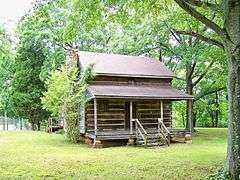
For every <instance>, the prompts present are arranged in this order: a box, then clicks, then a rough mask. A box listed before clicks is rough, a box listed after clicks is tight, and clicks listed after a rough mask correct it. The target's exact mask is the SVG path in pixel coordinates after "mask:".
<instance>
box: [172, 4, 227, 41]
mask: <svg viewBox="0 0 240 180" xmlns="http://www.w3.org/2000/svg"><path fill="white" fill-rule="evenodd" d="M174 1H175V2H176V3H177V4H178V5H179V6H180V7H181V8H182V9H183V10H185V11H186V12H187V13H188V14H189V15H191V16H192V17H194V18H195V19H197V20H198V21H200V22H201V23H203V24H205V25H206V26H207V27H209V28H211V29H212V30H213V31H215V32H216V33H217V34H218V35H219V36H221V37H222V38H227V35H226V34H227V33H226V32H225V31H224V30H223V29H222V28H221V27H220V26H219V25H217V24H216V23H214V22H213V21H211V20H210V19H208V18H207V17H205V16H204V15H203V14H201V13H199V12H198V11H196V10H195V9H194V8H193V7H192V6H191V5H190V4H189V2H188V0H174Z"/></svg>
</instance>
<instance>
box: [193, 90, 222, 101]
mask: <svg viewBox="0 0 240 180" xmlns="http://www.w3.org/2000/svg"><path fill="white" fill-rule="evenodd" d="M225 89H226V87H220V88H214V89H210V88H208V89H207V90H206V91H205V92H202V93H201V94H199V95H197V96H195V97H194V102H196V101H198V100H200V99H201V98H203V97H205V96H207V95H210V94H213V93H216V92H219V91H222V90H225Z"/></svg>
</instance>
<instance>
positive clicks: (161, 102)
mask: <svg viewBox="0 0 240 180" xmlns="http://www.w3.org/2000/svg"><path fill="white" fill-rule="evenodd" d="M160 104H161V120H162V122H163V101H160Z"/></svg>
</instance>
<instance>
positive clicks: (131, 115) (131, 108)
mask: <svg viewBox="0 0 240 180" xmlns="http://www.w3.org/2000/svg"><path fill="white" fill-rule="evenodd" d="M132 104H133V103H132V101H130V134H132V133H133V122H132V119H133V114H132V112H133V107H132Z"/></svg>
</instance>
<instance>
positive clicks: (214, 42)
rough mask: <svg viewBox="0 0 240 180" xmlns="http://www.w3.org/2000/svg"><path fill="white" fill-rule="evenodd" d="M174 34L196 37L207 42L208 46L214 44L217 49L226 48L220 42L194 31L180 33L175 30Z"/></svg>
mask: <svg viewBox="0 0 240 180" xmlns="http://www.w3.org/2000/svg"><path fill="white" fill-rule="evenodd" d="M174 32H175V33H177V34H182V35H188V36H193V37H196V38H198V39H200V40H201V41H204V42H207V43H208V44H212V45H214V46H217V47H220V48H222V49H224V46H223V44H222V43H221V42H220V41H218V40H216V39H212V38H209V37H206V36H203V35H201V34H198V33H196V32H193V31H190V32H187V31H179V30H174Z"/></svg>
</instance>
